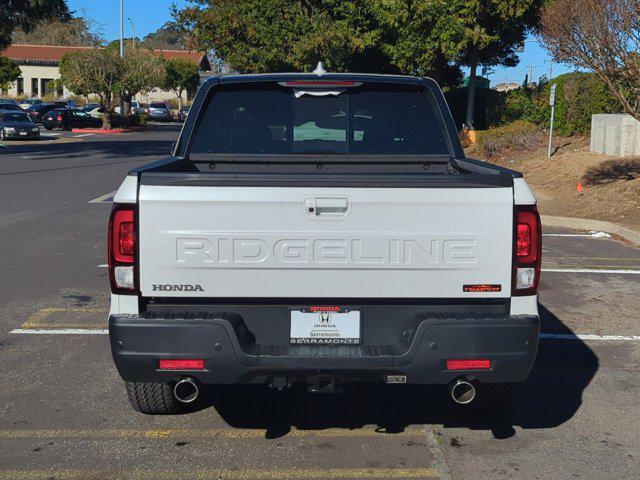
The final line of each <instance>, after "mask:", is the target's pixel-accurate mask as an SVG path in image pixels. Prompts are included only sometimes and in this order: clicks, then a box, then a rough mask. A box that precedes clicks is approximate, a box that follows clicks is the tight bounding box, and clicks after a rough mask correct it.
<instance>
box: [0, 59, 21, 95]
mask: <svg viewBox="0 0 640 480" xmlns="http://www.w3.org/2000/svg"><path fill="white" fill-rule="evenodd" d="M20 75H22V72H21V71H20V67H19V66H18V64H17V63H16V62H14V61H13V60H11V59H10V58H7V57H3V56H1V55H0V90H6V89H8V88H9V84H11V83H12V82H15V81H16V80H17V79H18V77H19V76H20Z"/></svg>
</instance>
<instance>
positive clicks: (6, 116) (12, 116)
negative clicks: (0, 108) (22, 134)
mask: <svg viewBox="0 0 640 480" xmlns="http://www.w3.org/2000/svg"><path fill="white" fill-rule="evenodd" d="M2 120H3V121H4V122H30V121H31V119H30V118H29V116H28V115H27V114H26V113H3V114H2Z"/></svg>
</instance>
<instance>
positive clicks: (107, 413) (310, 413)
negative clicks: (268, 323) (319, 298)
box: [0, 125, 640, 480]
mask: <svg viewBox="0 0 640 480" xmlns="http://www.w3.org/2000/svg"><path fill="white" fill-rule="evenodd" d="M178 129H179V126H177V125H162V126H159V127H158V128H157V129H156V130H155V131H152V132H144V133H136V134H125V135H86V134H85V135H83V134H74V133H69V132H59V133H60V135H58V134H56V135H51V136H52V137H55V139H46V140H45V139H43V140H41V141H40V142H5V143H4V144H3V146H1V147H0V252H1V253H0V259H1V262H0V264H1V265H2V268H1V269H0V306H1V308H2V312H3V315H2V317H0V365H1V368H0V382H1V384H2V386H3V388H2V394H1V395H0V398H1V400H0V479H7V480H17V479H51V480H52V479H56V480H62V479H65V480H66V479H93V478H118V479H158V478H162V479H165V478H166V479H182V478H184V479H192V478H197V479H209V478H211V479H218V478H220V479H247V480H248V479H333V478H335V479H354V478H384V479H390V478H442V479H465V480H468V479H475V478H496V479H501V478H505V479H507V478H511V479H566V478H580V479H603V478H612V479H636V478H640V453H639V452H640V402H639V400H638V398H639V397H640V367H639V361H640V316H639V311H640V249H638V248H636V247H633V246H630V245H627V244H624V243H622V242H619V241H617V240H616V239H614V238H611V237H609V236H606V235H602V234H599V233H593V232H583V231H572V230H566V229H560V228H555V229H551V228H549V229H545V231H544V233H545V237H544V241H543V245H544V262H543V272H544V273H543V277H542V278H543V280H542V284H541V294H540V310H541V314H542V317H543V338H542V341H541V346H540V350H539V354H538V359H537V361H536V365H535V367H534V370H533V372H532V374H531V376H530V377H529V379H528V381H527V382H526V383H525V384H524V385H523V386H522V387H521V388H519V390H518V392H517V394H516V398H515V400H514V402H513V404H512V405H511V406H510V408H509V410H508V411H507V412H505V413H504V414H503V415H499V414H495V415H483V416H477V415H473V414H469V413H468V412H467V411H465V410H461V409H459V408H453V407H452V405H451V404H450V403H449V402H448V401H447V398H446V397H447V395H446V392H445V391H442V390H439V389H428V388H414V387H408V386H406V385H387V386H353V387H351V388H348V389H347V390H346V391H345V393H344V394H341V395H329V396H326V395H313V394H307V393H302V392H298V391H288V392H269V391H266V390H264V389H262V388H260V387H258V388H244V387H243V388H228V389H224V390H221V391H217V392H211V401H210V407H209V408H206V409H203V410H201V411H199V412H196V413H193V414H191V415H188V416H177V417H148V416H143V415H140V414H137V413H135V412H134V411H133V410H132V409H131V408H130V406H129V404H128V401H127V399H126V396H125V392H124V386H123V383H122V382H121V380H120V379H119V377H118V375H117V372H116V371H115V368H114V366H113V363H112V360H111V355H110V352H109V346H108V339H107V336H106V335H105V330H104V329H105V328H106V314H107V310H108V298H109V288H108V279H107V271H106V269H105V268H104V266H105V264H106V235H105V234H106V224H107V218H108V214H109V210H110V201H111V195H112V192H113V191H114V190H115V189H116V188H117V186H118V185H119V184H120V182H121V180H122V178H123V177H124V175H125V174H126V172H127V170H129V169H131V168H134V167H136V166H138V165H141V164H144V163H147V162H150V161H153V160H156V159H158V158H161V157H162V156H164V155H166V154H168V152H169V151H170V148H171V144H172V142H174V141H175V139H176V136H177V132H178Z"/></svg>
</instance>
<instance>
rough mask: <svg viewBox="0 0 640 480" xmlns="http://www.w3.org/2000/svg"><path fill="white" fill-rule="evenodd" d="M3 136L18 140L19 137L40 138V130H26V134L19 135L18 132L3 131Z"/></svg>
mask: <svg viewBox="0 0 640 480" xmlns="http://www.w3.org/2000/svg"><path fill="white" fill-rule="evenodd" d="M4 138H6V139H11V140H20V139H28V138H40V131H37V132H27V134H26V135H20V132H14V133H6V132H5V134H4Z"/></svg>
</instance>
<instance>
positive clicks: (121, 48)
mask: <svg viewBox="0 0 640 480" xmlns="http://www.w3.org/2000/svg"><path fill="white" fill-rule="evenodd" d="M120 58H124V0H120ZM120 115H122V116H123V117H124V99H123V98H122V90H120Z"/></svg>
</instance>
